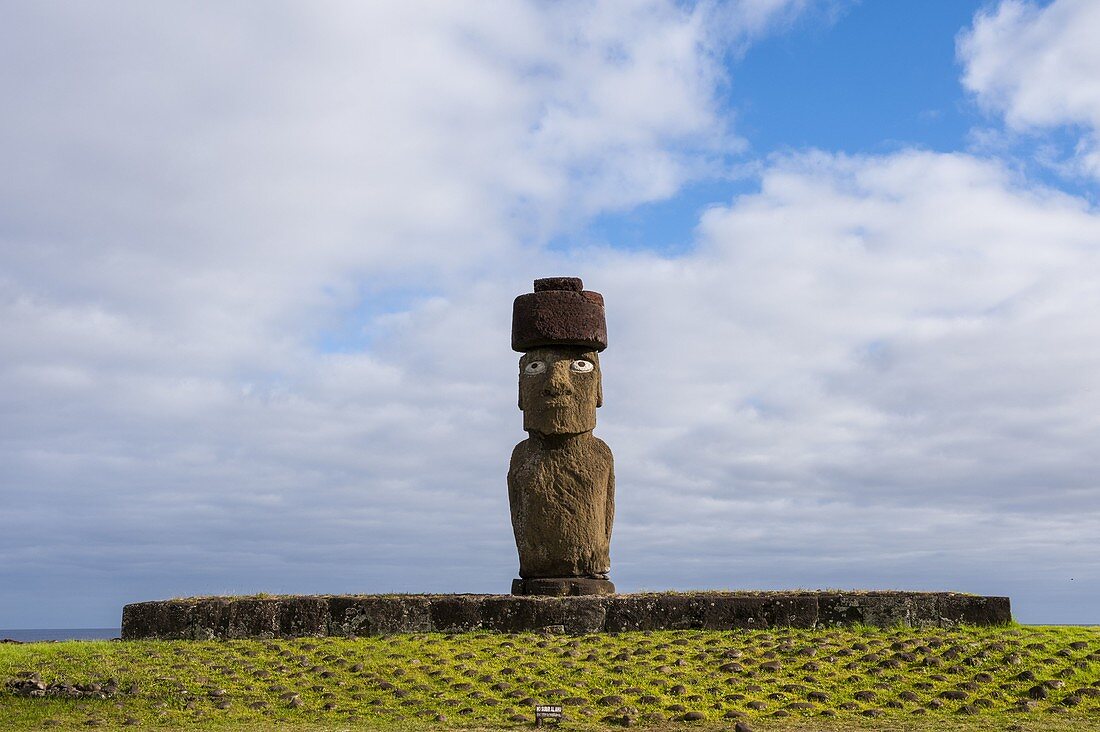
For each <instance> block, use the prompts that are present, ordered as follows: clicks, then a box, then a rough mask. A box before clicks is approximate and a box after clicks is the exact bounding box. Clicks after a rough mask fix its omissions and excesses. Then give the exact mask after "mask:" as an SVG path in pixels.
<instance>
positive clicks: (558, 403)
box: [540, 399, 573, 407]
mask: <svg viewBox="0 0 1100 732" xmlns="http://www.w3.org/2000/svg"><path fill="white" fill-rule="evenodd" d="M540 403H541V404H542V405H543V406H545V407H568V406H572V404H573V402H572V401H570V400H569V399H546V400H544V401H542V402H540Z"/></svg>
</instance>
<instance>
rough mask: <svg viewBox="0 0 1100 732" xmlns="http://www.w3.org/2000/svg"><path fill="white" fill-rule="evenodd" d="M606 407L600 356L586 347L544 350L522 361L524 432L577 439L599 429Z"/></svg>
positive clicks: (520, 387) (526, 354)
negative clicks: (598, 411)
mask: <svg viewBox="0 0 1100 732" xmlns="http://www.w3.org/2000/svg"><path fill="white" fill-rule="evenodd" d="M602 405H603V384H602V383H601V379H600V357H599V354H598V353H597V352H596V351H594V350H592V349H589V348H585V347H583V346H544V347H542V348H535V349H533V350H531V351H528V352H527V353H525V354H524V355H523V357H522V358H520V360H519V408H520V409H521V410H522V411H523V429H525V430H527V431H528V432H538V433H540V434H544V435H576V434H581V433H583V432H591V431H592V430H593V429H595V428H596V408H597V407H600V406H602Z"/></svg>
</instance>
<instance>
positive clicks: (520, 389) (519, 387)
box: [516, 374, 523, 412]
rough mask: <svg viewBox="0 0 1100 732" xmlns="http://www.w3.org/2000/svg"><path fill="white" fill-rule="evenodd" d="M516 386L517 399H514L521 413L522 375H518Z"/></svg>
mask: <svg viewBox="0 0 1100 732" xmlns="http://www.w3.org/2000/svg"><path fill="white" fill-rule="evenodd" d="M516 385H517V386H516V392H517V393H518V394H519V397H518V398H517V399H516V403H517V404H519V411H521V412H522V411H523V374H520V377H519V378H518V379H516Z"/></svg>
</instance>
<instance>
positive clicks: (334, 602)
mask: <svg viewBox="0 0 1100 732" xmlns="http://www.w3.org/2000/svg"><path fill="white" fill-rule="evenodd" d="M1011 620H1012V614H1011V610H1010V607H1009V599H1008V598H1007V597H981V596H977V595H965V594H959V593H954V592H892V591H890V592H886V591H884V592H857V591H852V592H843V591H822V592H663V593H653V594H629V595H587V596H578V597H539V596H515V595H310V596H259V597H203V598H189V599H180V600H161V601H155V602H140V603H135V604H132V605H127V606H126V607H125V608H123V610H122V637H123V639H126V640H133V639H137V638H160V639H194V640H207V639H212V638H227V639H228V638H278V637H282V638H289V637H299V636H326V635H332V636H351V635H382V634H390V633H429V632H443V633H462V632H468V631H474V630H490V631H497V632H504V633H513V632H522V631H532V630H541V629H548V628H549V629H552V630H553V631H556V632H564V633H574V634H580V633H618V632H624V631H638V630H673V629H701V630H734V629H758V628H774V627H790V628H819V627H829V626H837V625H852V624H856V623H862V624H865V625H873V626H878V627H893V626H896V625H909V626H941V627H942V626H952V625H959V624H970V625H998V624H1003V623H1008V622H1010V621H1011Z"/></svg>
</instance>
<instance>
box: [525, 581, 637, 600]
mask: <svg viewBox="0 0 1100 732" xmlns="http://www.w3.org/2000/svg"><path fill="white" fill-rule="evenodd" d="M512 594H513V595H548V596H550V597H571V596H575V595H614V594H615V585H614V584H612V583H611V581H610V580H605V579H594V578H591V577H535V578H531V579H522V578H521V579H514V580H512Z"/></svg>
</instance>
